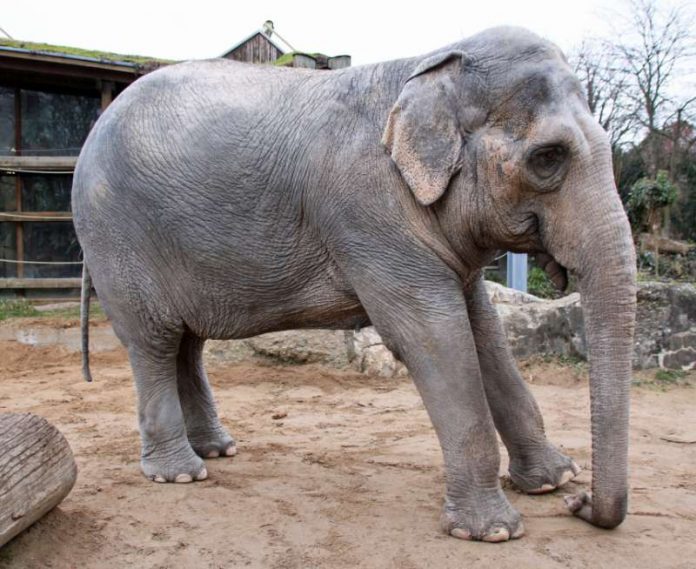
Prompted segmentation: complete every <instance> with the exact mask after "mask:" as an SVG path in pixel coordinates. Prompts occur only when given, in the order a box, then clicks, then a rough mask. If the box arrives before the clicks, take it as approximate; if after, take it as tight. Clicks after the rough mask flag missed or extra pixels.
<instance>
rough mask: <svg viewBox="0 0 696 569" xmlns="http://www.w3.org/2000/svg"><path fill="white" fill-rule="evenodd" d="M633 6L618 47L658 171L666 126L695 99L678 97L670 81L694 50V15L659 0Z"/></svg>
mask: <svg viewBox="0 0 696 569" xmlns="http://www.w3.org/2000/svg"><path fill="white" fill-rule="evenodd" d="M629 6H630V14H629V16H628V19H627V20H625V21H624V25H623V27H624V29H623V30H622V31H621V32H620V33H617V34H616V35H617V37H619V38H620V40H619V41H615V42H613V46H614V49H613V51H614V55H615V57H616V59H617V64H618V66H619V67H620V68H621V71H622V74H625V75H626V76H627V77H628V80H629V83H630V85H631V86H632V88H629V89H628V91H627V94H628V95H629V96H630V97H632V98H633V101H634V104H635V109H636V116H635V120H636V121H637V122H638V123H639V124H640V125H641V126H642V127H644V128H645V129H646V131H647V139H648V140H647V142H648V144H647V145H646V151H647V156H646V165H647V168H648V172H649V174H650V175H651V176H655V174H656V172H657V170H658V169H659V168H660V167H664V166H666V164H665V158H666V157H665V156H664V147H665V145H664V140H665V138H669V135H668V132H669V129H668V128H665V127H667V126H668V124H669V120H670V118H671V119H672V120H674V119H675V118H676V112H677V110H678V109H680V108H681V109H682V110H681V113H680V117H681V118H683V117H684V115H685V110H686V108H687V107H688V106H689V105H690V104H691V103H690V102H688V103H687V102H686V101H681V102H677V100H675V95H674V93H673V92H672V89H671V87H672V84H673V82H674V79H675V74H676V73H677V72H678V71H679V70H681V69H684V67H685V65H686V63H687V61H688V60H689V59H690V58H691V57H693V55H694V51H695V50H694V36H693V34H692V32H691V29H692V26H691V24H692V22H693V17H692V16H691V14H689V13H687V11H686V9H685V8H684V7H673V8H658V3H657V1H656V0H630V2H629ZM692 101H693V99H692ZM685 103H686V105H685Z"/></svg>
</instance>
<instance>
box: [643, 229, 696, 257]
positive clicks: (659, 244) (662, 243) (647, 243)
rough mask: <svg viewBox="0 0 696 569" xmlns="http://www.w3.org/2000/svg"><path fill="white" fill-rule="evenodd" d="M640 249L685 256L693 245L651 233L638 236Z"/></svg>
mask: <svg viewBox="0 0 696 569" xmlns="http://www.w3.org/2000/svg"><path fill="white" fill-rule="evenodd" d="M640 247H641V250H643V251H654V250H655V249H656V248H657V250H658V251H659V252H660V253H671V254H678V255H686V254H688V253H689V251H690V250H691V248H692V247H693V245H690V244H689V243H685V242H684V241H677V240H676V239H669V238H668V237H661V236H659V235H652V234H651V233H641V234H640Z"/></svg>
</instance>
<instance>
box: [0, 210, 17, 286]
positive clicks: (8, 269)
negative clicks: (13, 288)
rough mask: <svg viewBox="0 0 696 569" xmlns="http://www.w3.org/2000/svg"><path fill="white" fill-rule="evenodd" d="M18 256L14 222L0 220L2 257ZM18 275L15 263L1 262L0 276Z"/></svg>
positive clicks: (0, 249) (0, 257)
mask: <svg viewBox="0 0 696 569" xmlns="http://www.w3.org/2000/svg"><path fill="white" fill-rule="evenodd" d="M16 258H17V229H16V226H15V224H14V223H7V222H3V221H0V259H9V260H14V259H16ZM16 276H17V265H16V264H15V263H5V262H0V278H9V277H16Z"/></svg>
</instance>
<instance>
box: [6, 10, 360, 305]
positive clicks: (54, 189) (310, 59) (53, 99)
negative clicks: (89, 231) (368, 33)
mask: <svg viewBox="0 0 696 569" xmlns="http://www.w3.org/2000/svg"><path fill="white" fill-rule="evenodd" d="M276 36H277V33H276V32H275V30H274V29H273V24H272V22H270V21H269V22H266V23H265V24H264V27H263V29H262V30H260V31H258V32H255V33H254V34H252V35H251V36H249V37H248V38H246V39H245V40H243V41H242V42H240V43H239V44H237V45H236V46H234V47H233V48H232V49H230V50H229V51H227V52H226V53H225V54H223V55H222V57H225V58H228V59H233V60H237V61H245V62H250V63H259V64H275V65H285V66H291V67H310V68H317V69H337V68H339V67H347V66H349V65H350V57H349V56H339V57H328V56H325V55H322V54H305V53H300V52H296V51H294V50H293V49H292V47H291V46H289V45H288V48H289V49H288V50H287V51H286V49H285V48H283V47H281V46H280V45H279V42H278V41H276V40H275V37H276ZM278 37H279V36H278ZM283 43H286V42H283ZM169 63H172V62H170V61H165V60H161V59H153V58H148V57H140V56H127V55H119V54H115V53H105V52H98V51H88V50H83V49H76V48H70V47H61V46H53V45H48V44H37V43H29V42H22V41H15V40H9V39H2V38H0V298H1V297H16V296H19V297H28V298H35V299H41V298H44V299H45V298H57V297H63V296H73V295H76V294H79V287H80V275H81V271H82V267H81V262H80V258H81V257H80V247H79V244H78V242H77V239H76V237H75V231H74V229H73V226H72V215H71V213H70V191H71V187H72V173H73V170H74V167H75V163H76V161H77V156H78V154H79V152H80V148H81V147H82V144H83V143H84V141H85V139H86V137H87V134H88V133H89V130H90V128H91V127H92V125H93V124H94V122H95V121H96V120H97V118H98V117H99V114H100V113H101V112H102V111H103V110H104V109H105V108H106V107H107V106H108V105H109V103H110V102H111V101H112V100H113V99H114V98H115V97H116V96H118V94H119V93H120V92H121V91H123V89H125V88H126V87H127V86H128V85H129V84H130V83H132V82H133V81H135V80H136V79H138V77H141V76H142V75H144V74H146V73H148V72H150V71H152V70H153V69H156V68H157V67H160V66H162V65H167V64H169Z"/></svg>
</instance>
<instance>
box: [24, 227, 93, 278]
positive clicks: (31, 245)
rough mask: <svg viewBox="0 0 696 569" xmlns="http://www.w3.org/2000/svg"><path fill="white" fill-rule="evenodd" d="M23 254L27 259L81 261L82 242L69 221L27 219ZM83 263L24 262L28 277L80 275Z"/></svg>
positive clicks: (25, 274)
mask: <svg viewBox="0 0 696 569" xmlns="http://www.w3.org/2000/svg"><path fill="white" fill-rule="evenodd" d="M24 258H25V259H27V260H28V261H53V262H57V261H80V245H79V243H78V242H77V236H76V235H75V229H74V228H73V225H72V223H71V222H69V221H65V222H63V221H59V222H35V221H31V222H25V223H24ZM81 274H82V268H81V266H80V265H24V276H25V277H28V278H59V277H79V276H80V275H81Z"/></svg>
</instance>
